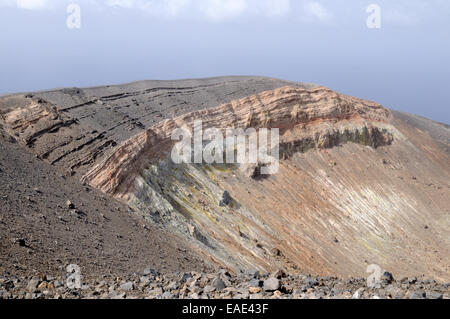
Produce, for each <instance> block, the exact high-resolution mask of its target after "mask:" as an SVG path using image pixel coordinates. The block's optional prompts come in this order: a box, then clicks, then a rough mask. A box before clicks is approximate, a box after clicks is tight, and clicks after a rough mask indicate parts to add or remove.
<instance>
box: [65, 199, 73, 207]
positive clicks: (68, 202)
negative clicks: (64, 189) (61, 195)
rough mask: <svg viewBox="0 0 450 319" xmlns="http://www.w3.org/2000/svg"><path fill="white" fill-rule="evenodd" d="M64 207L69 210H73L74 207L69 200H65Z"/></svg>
mask: <svg viewBox="0 0 450 319" xmlns="http://www.w3.org/2000/svg"><path fill="white" fill-rule="evenodd" d="M66 206H67V208H69V209H74V208H75V205H74V204H73V203H72V202H71V201H70V200H67V202H66Z"/></svg>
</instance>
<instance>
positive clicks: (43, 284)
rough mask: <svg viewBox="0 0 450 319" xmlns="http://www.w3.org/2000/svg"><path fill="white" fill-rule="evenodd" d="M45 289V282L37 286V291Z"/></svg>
mask: <svg viewBox="0 0 450 319" xmlns="http://www.w3.org/2000/svg"><path fill="white" fill-rule="evenodd" d="M46 288H47V283H46V282H45V281H43V282H41V283H40V284H39V286H38V289H40V290H43V289H46Z"/></svg>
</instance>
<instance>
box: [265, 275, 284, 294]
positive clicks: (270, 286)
mask: <svg viewBox="0 0 450 319" xmlns="http://www.w3.org/2000/svg"><path fill="white" fill-rule="evenodd" d="M279 288H280V281H279V280H278V279H277V278H273V277H271V278H269V279H266V280H264V290H265V291H275V290H278V289H279Z"/></svg>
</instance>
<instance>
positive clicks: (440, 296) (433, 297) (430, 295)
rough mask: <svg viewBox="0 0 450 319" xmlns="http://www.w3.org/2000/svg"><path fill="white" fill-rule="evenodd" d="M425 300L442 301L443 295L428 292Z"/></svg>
mask: <svg viewBox="0 0 450 319" xmlns="http://www.w3.org/2000/svg"><path fill="white" fill-rule="evenodd" d="M426 298H427V299H443V298H444V295H443V294H441V293H440V292H436V291H428V292H427V293H426Z"/></svg>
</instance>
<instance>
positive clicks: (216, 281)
mask: <svg viewBox="0 0 450 319" xmlns="http://www.w3.org/2000/svg"><path fill="white" fill-rule="evenodd" d="M213 286H214V287H215V288H216V290H219V291H220V290H223V289H225V288H226V287H227V286H226V285H225V283H224V282H223V280H222V279H220V277H218V276H217V277H216V279H214V281H213Z"/></svg>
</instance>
